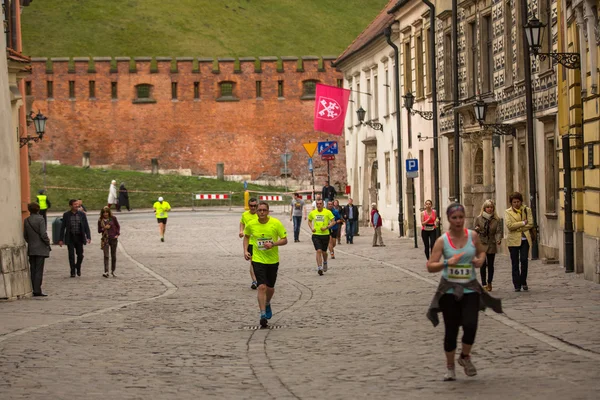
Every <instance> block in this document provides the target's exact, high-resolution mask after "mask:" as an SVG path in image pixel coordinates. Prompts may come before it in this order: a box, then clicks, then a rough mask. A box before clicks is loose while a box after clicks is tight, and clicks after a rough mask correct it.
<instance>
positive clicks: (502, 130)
mask: <svg viewBox="0 0 600 400" xmlns="http://www.w3.org/2000/svg"><path fill="white" fill-rule="evenodd" d="M487 107H488V105H487V103H486V102H485V101H483V100H481V99H479V100H477V102H476V103H475V105H474V106H473V108H474V109H475V118H476V119H477V121H479V126H481V127H482V128H492V129H493V130H494V133H495V134H496V135H501V136H502V135H511V136H513V137H516V136H517V134H516V129H515V127H514V126H512V125H510V124H486V123H485V114H486V113H487Z"/></svg>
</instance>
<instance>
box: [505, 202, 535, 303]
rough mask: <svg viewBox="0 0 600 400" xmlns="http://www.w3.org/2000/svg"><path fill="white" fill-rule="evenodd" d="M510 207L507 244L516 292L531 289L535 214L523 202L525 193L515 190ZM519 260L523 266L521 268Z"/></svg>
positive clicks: (507, 221) (507, 212)
mask: <svg viewBox="0 0 600 400" xmlns="http://www.w3.org/2000/svg"><path fill="white" fill-rule="evenodd" d="M509 200H510V204H511V206H512V207H510V208H509V209H508V210H506V211H505V212H504V220H505V221H506V227H507V228H508V238H507V245H508V251H509V252H510V262H511V264H512V280H513V285H514V287H515V292H520V291H521V289H523V290H524V291H528V290H529V286H528V285H527V269H528V259H527V257H528V256H529V248H530V247H531V228H533V214H532V213H531V208H529V207H527V206H525V205H524V204H523V195H522V194H521V193H519V192H514V193H513V194H511V195H510V197H509ZM519 261H520V262H521V268H519Z"/></svg>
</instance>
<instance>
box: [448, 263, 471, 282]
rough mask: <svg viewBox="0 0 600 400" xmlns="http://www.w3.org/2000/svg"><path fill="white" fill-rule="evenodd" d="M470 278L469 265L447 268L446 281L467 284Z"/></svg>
mask: <svg viewBox="0 0 600 400" xmlns="http://www.w3.org/2000/svg"><path fill="white" fill-rule="evenodd" d="M472 278H473V266H472V265H471V264H463V265H449V266H448V280H449V281H450V282H468V281H470V280H471V279H472Z"/></svg>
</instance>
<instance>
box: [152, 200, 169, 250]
mask: <svg viewBox="0 0 600 400" xmlns="http://www.w3.org/2000/svg"><path fill="white" fill-rule="evenodd" d="M152 207H154V211H155V213H156V220H157V221H158V231H159V232H160V241H161V242H164V241H165V231H166V230H167V218H168V217H169V214H168V211H171V205H170V204H169V203H167V202H166V201H165V199H163V198H162V197H159V198H158V201H157V202H156V203H154V205H153V206H152Z"/></svg>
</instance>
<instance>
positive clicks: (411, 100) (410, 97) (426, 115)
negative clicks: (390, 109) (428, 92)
mask: <svg viewBox="0 0 600 400" xmlns="http://www.w3.org/2000/svg"><path fill="white" fill-rule="evenodd" d="M402 98H403V99H404V108H406V110H407V111H408V112H409V113H411V115H415V114H418V115H420V116H421V117H422V118H423V119H426V120H427V121H431V120H432V119H433V111H419V110H413V105H414V104H415V95H414V94H412V93H411V92H408V93H406V94H405V95H404V96H402Z"/></svg>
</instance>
